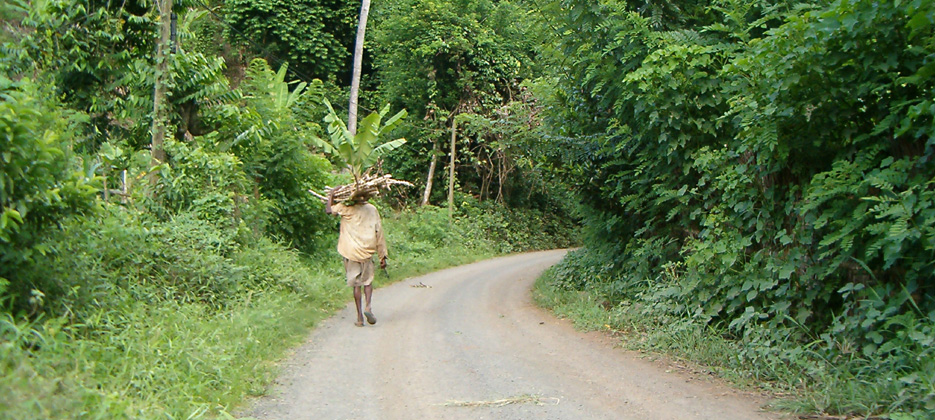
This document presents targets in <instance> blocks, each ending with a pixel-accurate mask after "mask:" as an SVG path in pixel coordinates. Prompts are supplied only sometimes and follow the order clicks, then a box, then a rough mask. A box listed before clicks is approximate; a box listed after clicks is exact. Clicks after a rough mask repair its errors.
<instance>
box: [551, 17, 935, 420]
mask: <svg viewBox="0 0 935 420" xmlns="http://www.w3.org/2000/svg"><path fill="white" fill-rule="evenodd" d="M637 3H638V2H637ZM655 5H656V3H653V2H646V3H645V4H644V5H642V6H641V5H640V4H630V3H628V2H622V1H621V2H618V1H602V2H582V1H561V2H552V4H551V7H552V8H553V9H552V11H553V12H554V13H556V15H557V16H556V17H557V18H558V22H560V24H561V25H563V26H562V27H561V28H560V30H563V32H562V35H561V37H560V39H558V41H557V42H558V45H559V48H560V49H561V51H562V52H564V54H565V58H564V59H563V61H562V62H561V65H562V66H563V67H561V70H562V75H563V77H562V79H561V80H562V82H561V86H560V87H559V88H557V89H556V90H555V95H556V97H557V98H559V99H560V100H561V101H562V102H563V103H564V104H565V106H564V107H563V108H561V109H560V111H561V112H562V113H558V114H557V115H556V116H555V117H553V120H555V121H558V123H557V124H555V129H554V132H556V133H560V134H562V135H564V136H567V137H571V138H572V139H574V140H573V141H577V142H578V143H580V144H581V147H582V148H591V149H592V150H594V151H595V153H593V154H591V155H587V156H586V157H585V158H584V159H578V160H576V161H572V162H571V165H568V166H569V168H570V169H568V172H570V173H579V174H582V176H580V177H579V178H578V180H577V182H578V183H579V185H580V186H581V188H582V192H583V196H584V198H585V199H586V200H587V201H588V204H589V207H591V208H593V212H591V214H590V215H589V216H588V217H587V218H586V220H587V225H588V232H589V233H588V239H587V241H586V242H587V243H588V244H589V246H588V248H587V249H586V251H584V252H583V253H581V254H576V255H575V256H573V257H571V258H569V259H568V260H567V261H566V262H565V263H564V268H562V269H560V271H561V274H560V275H557V276H556V278H555V280H554V282H553V283H554V285H556V286H559V287H561V288H565V289H570V290H591V291H593V292H595V293H597V294H598V295H600V296H602V299H606V300H607V302H608V303H609V304H610V305H611V306H616V305H623V306H625V307H629V308H631V309H630V310H632V311H637V312H638V313H640V314H642V316H643V319H644V321H643V322H645V323H647V324H653V325H659V326H666V327H665V328H698V327H699V326H700V328H703V329H704V328H712V329H715V330H718V331H722V333H723V334H728V335H729V336H730V337H733V338H735V339H737V340H739V342H741V343H743V347H741V348H740V350H739V351H738V354H737V355H736V356H737V357H738V358H740V359H742V360H745V361H748V362H749V363H751V364H760V365H761V364H766V365H767V366H772V367H774V369H773V370H772V371H770V370H769V369H765V370H761V372H767V375H768V376H772V377H773V378H778V377H781V378H782V379H783V380H788V381H789V386H800V385H801V386H805V387H809V388H813V389H815V388H823V387H827V388H826V392H827V393H829V394H833V397H831V398H829V399H828V400H827V401H824V402H821V403H818V402H816V403H814V404H813V405H812V406H811V407H808V409H812V410H819V411H831V412H845V413H847V412H861V413H866V414H876V413H899V412H907V413H908V412H915V413H922V412H925V411H928V412H931V410H932V409H935V365H933V363H932V360H935V354H933V353H932V351H933V350H932V348H933V347H932V343H933V342H935V282H933V272H935V201H933V200H935V178H933V174H935V164H933V158H935V107H933V102H932V92H933V89H935V81H933V80H935V79H932V78H931V77H930V76H931V75H932V72H933V71H935V7H933V5H932V3H931V2H923V1H909V2H896V3H892V2H890V3H887V2H884V3H879V2H872V1H863V0H853V1H852V0H838V1H834V2H816V3H813V4H812V3H795V4H793V3H791V2H783V1H749V2H748V1H728V0H724V1H716V2H713V3H712V4H711V5H709V6H707V7H704V8H699V7H697V5H695V4H694V3H693V2H676V3H672V5H678V7H676V8H675V9H676V10H677V11H678V13H677V16H675V17H677V18H675V17H671V16H670V18H666V16H667V15H666V14H665V13H662V14H654V13H651V11H653V10H657V9H656V8H655ZM559 11H561V12H559ZM676 320H679V322H675V321H676ZM682 320H687V322H681V321H682ZM786 370H789V371H791V372H790V373H791V375H785V374H784V371H786ZM826 372H834V375H837V376H836V378H838V379H837V382H836V383H832V382H835V381H831V380H827V378H826V377H825V376H824V375H825V373H826ZM791 378H795V379H791ZM803 379H804V380H803Z"/></svg>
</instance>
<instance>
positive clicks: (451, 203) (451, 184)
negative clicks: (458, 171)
mask: <svg viewBox="0 0 935 420" xmlns="http://www.w3.org/2000/svg"><path fill="white" fill-rule="evenodd" d="M457 132H458V119H457V118H456V116H453V117H452V118H451V163H450V165H448V218H449V219H450V218H452V217H454V212H455V133H457Z"/></svg>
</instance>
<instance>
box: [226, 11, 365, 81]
mask: <svg viewBox="0 0 935 420" xmlns="http://www.w3.org/2000/svg"><path fill="white" fill-rule="evenodd" d="M223 8H224V19H225V21H227V22H229V23H230V24H231V26H230V30H229V32H231V33H229V34H228V35H229V36H231V37H232V38H233V39H234V40H235V41H236V42H237V43H240V44H244V45H246V46H248V49H250V50H253V51H254V53H256V54H259V55H260V56H261V57H263V58H266V59H268V60H274V59H279V60H288V61H289V62H291V63H293V64H294V65H295V67H296V69H298V71H299V73H300V74H303V75H307V77H312V78H316V79H323V80H328V79H339V80H341V81H344V80H345V79H348V80H349V75H350V59H349V58H350V52H351V51H352V50H353V45H354V35H355V33H356V31H357V12H358V10H359V9H360V2H359V1H354V0H301V1H295V0H285V1H284V0H226V1H224V2H223Z"/></svg>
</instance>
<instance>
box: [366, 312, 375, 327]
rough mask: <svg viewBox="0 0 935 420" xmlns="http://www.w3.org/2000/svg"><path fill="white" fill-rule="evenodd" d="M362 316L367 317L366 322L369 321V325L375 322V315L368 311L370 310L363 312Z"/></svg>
mask: <svg viewBox="0 0 935 420" xmlns="http://www.w3.org/2000/svg"><path fill="white" fill-rule="evenodd" d="M364 316H365V317H367V322H368V323H370V325H373V324H376V323H377V317H375V316H373V313H372V312H370V310H367V311H366V312H364Z"/></svg>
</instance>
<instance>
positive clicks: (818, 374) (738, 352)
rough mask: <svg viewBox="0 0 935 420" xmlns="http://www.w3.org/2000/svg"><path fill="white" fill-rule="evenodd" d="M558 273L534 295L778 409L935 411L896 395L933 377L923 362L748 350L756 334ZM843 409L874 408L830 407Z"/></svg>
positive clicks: (903, 417)
mask: <svg viewBox="0 0 935 420" xmlns="http://www.w3.org/2000/svg"><path fill="white" fill-rule="evenodd" d="M559 276H560V275H559V274H557V273H556V271H555V268H554V267H553V269H550V270H547V271H546V272H545V273H544V274H543V275H542V276H541V277H540V278H539V279H537V281H536V283H535V286H534V291H533V296H534V299H535V301H536V303H537V304H538V305H540V306H542V307H544V308H547V309H549V310H551V311H552V312H553V313H554V314H555V315H556V316H559V317H561V318H566V319H568V320H570V321H572V322H573V323H574V325H575V326H576V327H577V328H579V329H582V330H586V331H608V332H611V333H614V335H615V337H619V338H620V340H621V344H622V345H623V347H624V348H627V349H630V350H638V351H641V352H646V353H647V354H648V355H650V357H655V356H664V357H666V358H669V359H673V360H678V361H680V362H682V364H687V365H688V366H692V369H694V370H698V371H704V372H712V373H714V374H716V375H718V376H719V377H721V378H724V379H726V380H727V381H728V382H730V383H732V384H733V385H734V386H736V387H738V388H741V389H745V390H749V391H754V392H757V393H761V394H763V395H766V396H768V397H770V399H771V401H770V402H769V406H770V407H771V408H772V409H774V410H777V411H780V412H786V413H793V414H801V415H818V416H819V417H820V418H845V417H847V418H875V419H891V420H912V419H920V420H921V419H931V418H932V417H931V413H932V411H931V410H930V409H927V410H929V411H926V410H922V411H919V410H906V409H904V408H903V407H902V405H903V404H906V403H908V402H911V401H909V400H906V399H905V398H903V399H900V398H899V396H901V395H907V396H908V395H909V394H908V392H907V391H906V388H907V386H925V385H924V384H932V383H933V382H931V380H930V379H929V377H926V376H925V375H927V372H928V371H926V370H920V371H917V372H916V373H915V374H913V375H911V376H909V377H907V375H906V374H905V373H900V372H899V371H897V370H896V369H892V370H889V369H888V368H887V367H886V366H885V365H882V366H879V367H877V368H876V369H874V370H870V371H868V370H867V369H868V368H867V366H868V365H870V363H868V361H867V360H865V359H863V358H862V357H861V356H860V355H858V354H852V355H851V357H850V358H849V359H837V360H834V361H832V360H827V359H825V358H823V357H821V356H820V355H818V354H817V352H814V351H811V350H810V349H809V348H808V347H807V346H796V345H787V344H784V343H769V344H770V345H772V347H773V348H774V349H775V350H774V351H775V352H777V357H751V356H750V354H752V353H755V352H760V353H763V349H751V344H750V342H756V341H757V340H756V338H749V337H748V338H747V341H746V343H745V341H744V340H743V339H737V338H736V337H733V338H732V337H731V334H729V333H728V332H727V331H722V330H717V329H714V328H711V327H708V326H704V325H700V324H699V323H697V322H694V321H693V320H691V319H690V318H689V317H683V318H679V317H662V318H660V317H657V316H653V315H648V314H647V313H648V311H646V310H645V308H642V307H640V306H639V304H637V303H633V302H632V301H628V300H624V301H622V302H617V303H613V304H612V303H610V302H609V301H608V300H607V299H606V298H605V297H604V296H603V295H602V294H601V293H600V292H599V291H595V290H587V289H586V290H573V289H572V290H569V289H568V288H566V287H562V280H561V279H559V278H558V277H559ZM764 335H765V333H764ZM778 352H782V353H781V354H779V353H778ZM923 362H924V361H923ZM928 363H929V364H931V363H932V362H931V361H930V362H928ZM855 372H856V373H855ZM908 381H911V382H908ZM880 382H885V383H887V385H882V386H881V385H879V383H880ZM933 390H935V389H933ZM894 396H896V397H894ZM841 412H845V413H847V412H852V413H853V412H861V413H875V414H870V415H867V416H866V417H863V416H858V417H849V416H836V415H830V414H826V413H841ZM826 415H827V417H824V416H826Z"/></svg>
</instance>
